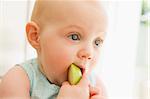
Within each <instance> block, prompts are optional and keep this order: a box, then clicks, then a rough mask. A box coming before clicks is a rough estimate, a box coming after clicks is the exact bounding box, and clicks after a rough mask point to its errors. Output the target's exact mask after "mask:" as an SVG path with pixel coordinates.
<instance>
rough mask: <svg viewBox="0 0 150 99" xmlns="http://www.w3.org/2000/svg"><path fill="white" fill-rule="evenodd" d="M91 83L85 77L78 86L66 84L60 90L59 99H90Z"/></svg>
mask: <svg viewBox="0 0 150 99" xmlns="http://www.w3.org/2000/svg"><path fill="white" fill-rule="evenodd" d="M89 93H90V92H89V81H88V79H87V77H86V76H85V75H83V76H82V79H81V80H80V82H79V83H78V84H77V85H70V84H69V82H67V81H66V82H64V83H63V84H62V86H61V88H60V91H59V94H58V96H57V99H89V97H90V94H89Z"/></svg>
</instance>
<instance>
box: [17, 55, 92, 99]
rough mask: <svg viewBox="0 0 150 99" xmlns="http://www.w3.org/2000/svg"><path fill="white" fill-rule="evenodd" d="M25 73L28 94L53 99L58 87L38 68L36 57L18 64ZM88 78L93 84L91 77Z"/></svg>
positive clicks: (37, 98) (33, 97) (35, 98)
mask: <svg viewBox="0 0 150 99" xmlns="http://www.w3.org/2000/svg"><path fill="white" fill-rule="evenodd" d="M19 65H20V66H21V67H22V68H23V69H24V70H25V72H26V73H27V75H28V77H29V80H30V96H31V98H32V99H55V98H56V96H57V95H58V92H59V89H60V87H59V86H57V85H55V84H51V83H50V82H49V81H48V80H47V78H46V77H45V76H44V75H43V74H42V72H41V71H40V69H39V64H38V62H37V59H36V58H35V59H31V60H28V61H26V62H24V63H22V64H19ZM89 80H90V81H91V83H92V84H93V85H94V82H93V77H92V76H91V77H89Z"/></svg>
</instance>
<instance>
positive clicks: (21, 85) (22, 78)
mask: <svg viewBox="0 0 150 99" xmlns="http://www.w3.org/2000/svg"><path fill="white" fill-rule="evenodd" d="M29 89H30V82H29V78H28V76H27V74H26V73H25V71H24V70H23V69H22V68H21V67H20V66H15V67H13V68H11V69H10V70H9V71H8V72H7V73H6V74H5V75H4V77H3V78H2V81H1V83H0V97H4V98H5V97H12V96H15V97H18V96H19V97H28V96H29Z"/></svg>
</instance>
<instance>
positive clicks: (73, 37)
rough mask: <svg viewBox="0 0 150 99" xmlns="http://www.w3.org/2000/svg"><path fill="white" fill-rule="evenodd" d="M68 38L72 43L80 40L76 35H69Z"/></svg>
mask: <svg viewBox="0 0 150 99" xmlns="http://www.w3.org/2000/svg"><path fill="white" fill-rule="evenodd" d="M68 37H69V38H70V39H71V40H74V41H77V40H80V36H79V35H78V34H71V35H69V36H68Z"/></svg>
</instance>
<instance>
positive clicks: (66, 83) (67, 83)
mask: <svg viewBox="0 0 150 99" xmlns="http://www.w3.org/2000/svg"><path fill="white" fill-rule="evenodd" d="M64 85H70V84H69V82H68V81H65V82H63V83H62V86H64Z"/></svg>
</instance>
